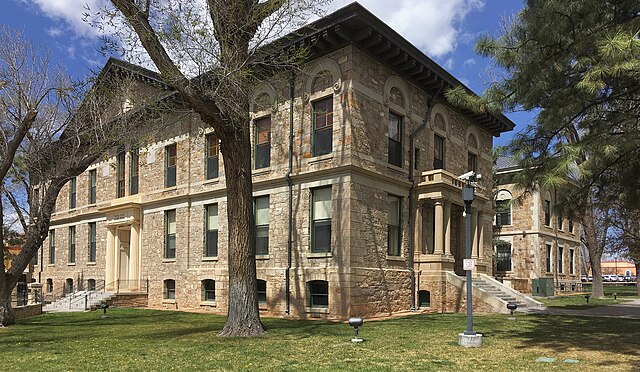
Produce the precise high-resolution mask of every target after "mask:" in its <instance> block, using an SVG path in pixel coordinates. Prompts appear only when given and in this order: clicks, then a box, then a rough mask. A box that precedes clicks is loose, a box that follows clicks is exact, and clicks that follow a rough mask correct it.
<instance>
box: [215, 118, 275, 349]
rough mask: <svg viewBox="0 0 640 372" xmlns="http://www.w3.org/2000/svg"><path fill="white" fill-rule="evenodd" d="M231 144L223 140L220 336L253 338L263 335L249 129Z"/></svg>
mask: <svg viewBox="0 0 640 372" xmlns="http://www.w3.org/2000/svg"><path fill="white" fill-rule="evenodd" d="M243 127H244V128H243V129H242V132H243V133H242V135H241V136H236V138H235V139H234V140H228V141H225V140H224V139H222V141H221V144H220V147H221V152H222V156H223V160H224V169H225V179H226V185H227V213H228V221H229V253H228V255H229V259H228V267H229V288H228V291H229V295H228V299H229V300H228V301H229V308H228V313H227V323H226V324H225V326H224V328H223V329H222V332H220V336H229V337H247V336H256V335H259V334H261V333H263V332H264V331H265V328H264V326H263V325H262V322H260V312H259V310H258V299H257V281H256V261H255V244H254V242H255V236H254V222H253V221H254V220H253V195H252V194H253V192H252V184H251V151H250V149H251V144H250V141H249V128H248V125H245V126H243Z"/></svg>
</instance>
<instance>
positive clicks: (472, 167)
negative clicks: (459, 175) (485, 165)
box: [467, 152, 478, 172]
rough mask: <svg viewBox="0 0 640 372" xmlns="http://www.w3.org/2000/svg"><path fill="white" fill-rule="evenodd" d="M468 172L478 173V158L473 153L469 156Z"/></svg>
mask: <svg viewBox="0 0 640 372" xmlns="http://www.w3.org/2000/svg"><path fill="white" fill-rule="evenodd" d="M467 170H468V171H474V172H477V171H478V156H477V155H476V154H474V153H471V152H469V153H468V154H467Z"/></svg>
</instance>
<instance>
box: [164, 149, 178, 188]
mask: <svg viewBox="0 0 640 372" xmlns="http://www.w3.org/2000/svg"><path fill="white" fill-rule="evenodd" d="M164 153H165V168H166V169H165V172H164V174H165V179H164V186H165V187H174V186H175V185H176V167H177V161H178V149H177V146H176V144H175V143H174V144H172V145H169V146H167V147H165V148H164Z"/></svg>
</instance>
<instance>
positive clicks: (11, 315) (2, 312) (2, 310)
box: [0, 285, 16, 327]
mask: <svg viewBox="0 0 640 372" xmlns="http://www.w3.org/2000/svg"><path fill="white" fill-rule="evenodd" d="M15 322H16V312H15V311H14V310H13V307H12V306H11V288H8V287H7V286H6V285H3V286H2V289H0V325H2V326H5V327H6V326H9V325H12V324H15Z"/></svg>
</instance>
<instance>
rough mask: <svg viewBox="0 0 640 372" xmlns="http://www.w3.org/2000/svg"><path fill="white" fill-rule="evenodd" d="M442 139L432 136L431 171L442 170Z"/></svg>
mask: <svg viewBox="0 0 640 372" xmlns="http://www.w3.org/2000/svg"><path fill="white" fill-rule="evenodd" d="M444 151H445V149H444V138H442V137H440V136H438V135H434V136H433V169H444Z"/></svg>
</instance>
